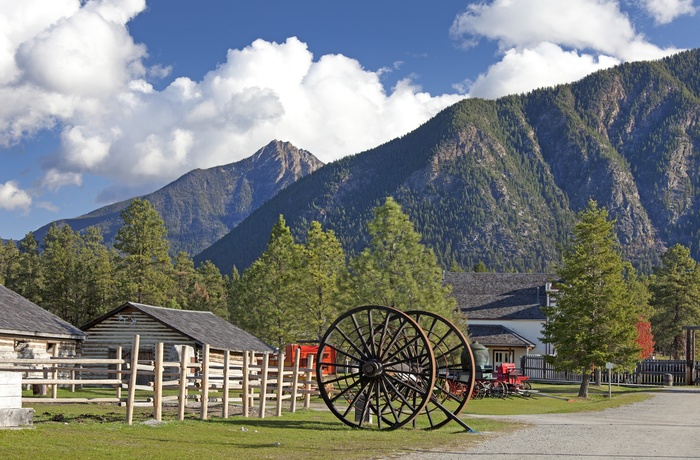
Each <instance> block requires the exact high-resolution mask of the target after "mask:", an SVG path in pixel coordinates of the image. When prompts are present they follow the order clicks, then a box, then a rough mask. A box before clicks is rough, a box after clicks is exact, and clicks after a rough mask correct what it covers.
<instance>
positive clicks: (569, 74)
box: [470, 42, 620, 99]
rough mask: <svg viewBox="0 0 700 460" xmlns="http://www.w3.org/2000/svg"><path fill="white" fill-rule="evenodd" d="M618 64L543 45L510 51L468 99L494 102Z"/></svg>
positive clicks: (474, 85)
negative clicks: (504, 96) (471, 97)
mask: <svg viewBox="0 0 700 460" xmlns="http://www.w3.org/2000/svg"><path fill="white" fill-rule="evenodd" d="M619 63H620V61H619V60H617V59H615V58H613V57H610V56H603V55H599V56H598V57H597V58H596V57H594V56H592V55H590V54H581V55H579V54H578V53H576V52H575V51H564V50H562V49H561V47H559V46H558V45H555V44H553V43H548V42H543V43H540V44H539V45H537V46H536V47H534V48H533V49H523V50H521V51H519V50H517V49H515V48H512V49H509V50H508V51H506V53H505V55H504V56H503V59H502V60H501V61H500V62H498V63H496V64H494V65H492V66H491V67H489V69H488V71H487V73H485V74H482V75H480V76H479V78H477V79H476V81H475V82H474V83H473V85H472V86H471V88H470V95H471V96H473V97H483V98H487V99H495V98H497V97H500V96H502V95H504V94H519V93H525V92H527V91H530V90H532V89H533V88H541V87H547V86H556V85H558V84H561V83H568V82H573V81H576V80H579V79H581V78H582V77H584V76H585V75H588V74H589V73H591V72H593V71H595V70H600V69H605V68H608V67H612V66H614V65H617V64H619Z"/></svg>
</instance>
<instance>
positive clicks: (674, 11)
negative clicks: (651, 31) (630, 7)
mask: <svg viewBox="0 0 700 460" xmlns="http://www.w3.org/2000/svg"><path fill="white" fill-rule="evenodd" d="M643 4H644V7H645V8H646V10H647V12H648V13H649V14H650V15H651V17H653V18H654V20H655V21H656V22H657V23H658V24H668V23H670V22H672V21H673V20H674V19H676V18H677V17H679V16H685V15H691V16H692V15H694V14H695V13H696V12H697V8H696V7H695V6H694V5H693V0H645V1H644V2H643Z"/></svg>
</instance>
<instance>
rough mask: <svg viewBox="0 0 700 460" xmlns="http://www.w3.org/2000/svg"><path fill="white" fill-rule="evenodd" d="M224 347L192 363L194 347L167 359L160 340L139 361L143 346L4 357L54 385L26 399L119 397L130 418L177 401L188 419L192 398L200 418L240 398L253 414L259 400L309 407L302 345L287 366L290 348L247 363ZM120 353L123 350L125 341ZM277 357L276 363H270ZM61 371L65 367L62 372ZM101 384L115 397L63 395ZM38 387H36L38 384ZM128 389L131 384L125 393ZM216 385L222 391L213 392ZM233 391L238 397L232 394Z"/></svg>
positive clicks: (5, 364)
mask: <svg viewBox="0 0 700 460" xmlns="http://www.w3.org/2000/svg"><path fill="white" fill-rule="evenodd" d="M139 341H140V340H139V336H138V335H136V336H134V341H133V344H132V348H131V349H132V350H138V349H139ZM217 351H222V352H223V356H224V362H223V363H215V362H211V361H210V355H211V349H210V347H209V345H205V346H204V347H203V352H202V361H201V362H200V363H190V362H189V355H188V353H186V352H184V351H183V353H182V356H181V359H180V361H179V362H167V361H164V359H163V344H162V343H159V344H157V345H156V354H155V361H138V360H137V357H138V355H139V354H138V352H136V353H132V354H131V358H129V359H121V358H116V359H94V358H91V359H85V358H80V357H77V358H64V357H61V358H41V359H30V358H23V359H3V360H1V361H0V370H2V371H6V372H18V373H22V381H21V382H22V385H33V386H36V387H38V388H41V389H42V390H43V391H41V393H40V394H42V395H44V394H46V393H47V392H46V389H47V388H49V387H50V388H51V396H50V397H48V398H44V397H42V398H37V397H29V398H27V397H25V398H22V402H23V403H26V404H31V403H32V402H37V401H41V402H56V403H63V402H114V403H119V405H120V406H126V421H127V423H128V424H131V423H132V417H133V408H134V407H138V406H153V408H154V418H155V419H156V420H161V417H162V408H163V403H164V402H165V401H168V402H176V403H177V405H178V418H179V419H180V420H183V419H184V415H185V407H186V405H187V402H188V401H197V402H199V403H200V418H201V419H207V417H208V413H209V406H210V405H214V404H219V403H220V404H221V405H222V412H221V416H222V417H224V418H227V417H228V415H229V404H230V403H240V404H241V406H242V411H243V416H245V417H248V416H249V415H250V413H251V409H253V408H255V405H256V404H257V409H258V416H259V417H261V418H262V417H265V415H266V405H267V402H268V401H274V402H275V403H276V407H275V409H276V410H275V413H276V415H277V416H280V415H282V406H283V401H287V400H289V401H290V406H289V410H290V411H291V412H294V411H295V410H296V407H297V399H300V398H301V399H302V400H303V407H304V408H305V409H308V408H309V407H310V398H311V395H312V394H313V393H314V392H315V391H316V376H315V369H314V365H313V357H312V356H310V357H309V358H310V359H309V362H308V364H307V366H306V367H300V366H299V362H300V356H299V352H300V350H298V349H297V350H296V354H295V357H294V361H293V362H294V363H295V365H294V366H293V367H285V366H284V362H285V357H284V353H280V354H276V355H273V356H270V354H262V353H258V354H256V353H254V352H250V351H249V352H244V353H243V363H242V365H241V364H240V362H239V363H237V364H234V363H232V362H231V361H232V360H231V352H230V351H229V350H217ZM117 356H120V357H121V356H122V353H121V347H119V349H118V351H117ZM271 360H273V362H274V365H270V361H271ZM59 371H60V372H59ZM141 375H145V376H149V377H150V379H151V380H152V381H149V382H148V384H147V385H144V384H137V377H138V376H141ZM76 385H80V386H82V387H85V386H96V387H101V388H110V387H111V388H114V391H115V396H114V398H58V397H57V389H58V387H59V386H68V387H70V390H71V391H75V386H76ZM36 387H35V388H36ZM166 388H169V389H177V390H178V394H177V396H164V395H163V390H164V389H166ZM122 390H126V394H127V396H126V397H124V395H123V394H122ZM136 390H140V391H142V392H144V391H145V392H147V395H148V396H146V397H145V398H144V397H143V395H142V394H140V398H139V399H138V400H137V398H136ZM210 391H218V392H220V397H210ZM231 393H233V394H234V397H231Z"/></svg>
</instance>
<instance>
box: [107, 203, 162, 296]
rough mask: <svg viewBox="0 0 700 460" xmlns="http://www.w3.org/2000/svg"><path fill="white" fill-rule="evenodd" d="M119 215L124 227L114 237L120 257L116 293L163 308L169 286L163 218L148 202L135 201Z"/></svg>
mask: <svg viewBox="0 0 700 460" xmlns="http://www.w3.org/2000/svg"><path fill="white" fill-rule="evenodd" d="M120 216H121V218H122V220H123V221H124V225H123V226H122V227H121V228H120V229H119V231H118V232H117V235H116V236H115V238H114V247H115V248H116V249H118V250H119V251H120V252H121V254H122V259H121V261H120V267H119V272H120V276H119V278H120V279H119V281H120V284H121V288H120V293H121V295H122V296H123V297H124V300H127V301H128V300H132V301H136V302H139V303H148V304H152V305H163V304H165V302H166V300H167V298H168V294H169V293H171V292H172V285H173V283H172V278H171V277H170V271H171V270H172V262H171V260H170V256H169V255H168V250H169V248H170V244H169V243H168V240H167V239H166V236H167V230H166V229H165V224H164V223H163V219H162V218H161V217H160V215H159V214H158V211H156V209H155V208H154V207H153V205H152V204H151V203H150V202H149V201H147V200H142V199H138V198H137V199H135V200H134V201H132V203H131V204H130V205H129V206H128V207H127V208H126V209H124V210H123V211H122V212H121V214H120Z"/></svg>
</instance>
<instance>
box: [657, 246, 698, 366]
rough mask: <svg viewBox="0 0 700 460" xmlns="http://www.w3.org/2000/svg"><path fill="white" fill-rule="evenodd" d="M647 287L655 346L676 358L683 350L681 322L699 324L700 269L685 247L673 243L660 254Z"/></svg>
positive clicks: (684, 324) (683, 324)
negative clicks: (651, 311)
mask: <svg viewBox="0 0 700 460" xmlns="http://www.w3.org/2000/svg"><path fill="white" fill-rule="evenodd" d="M650 289H651V293H652V299H651V304H652V306H653V307H654V308H655V313H654V316H652V318H651V324H652V330H653V331H654V337H655V338H656V343H657V346H658V347H659V348H660V349H662V350H664V351H666V352H671V353H672V355H673V357H674V359H680V357H681V356H683V354H684V351H685V336H684V334H683V326H688V325H691V326H694V325H697V324H700V270H699V269H698V265H697V263H696V262H695V260H693V258H692V257H690V250H689V249H688V248H686V247H684V246H682V245H680V244H676V245H674V246H673V247H671V248H669V249H668V250H667V251H666V252H665V253H664V254H663V255H662V256H661V266H659V267H656V268H655V269H654V275H653V276H652V281H651V285H650Z"/></svg>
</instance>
